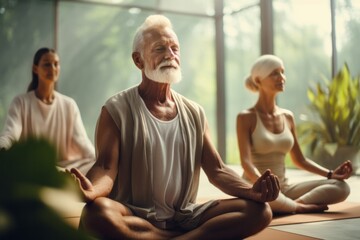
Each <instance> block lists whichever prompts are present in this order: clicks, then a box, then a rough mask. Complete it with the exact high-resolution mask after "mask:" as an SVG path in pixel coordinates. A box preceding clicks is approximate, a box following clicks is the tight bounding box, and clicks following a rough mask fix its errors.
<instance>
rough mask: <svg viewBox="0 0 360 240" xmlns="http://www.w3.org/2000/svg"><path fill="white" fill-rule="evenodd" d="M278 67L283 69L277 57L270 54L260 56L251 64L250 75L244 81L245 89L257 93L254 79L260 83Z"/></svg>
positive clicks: (257, 88)
mask: <svg viewBox="0 0 360 240" xmlns="http://www.w3.org/2000/svg"><path fill="white" fill-rule="evenodd" d="M279 67H284V64H283V61H282V60H281V59H280V58H279V57H277V56H275V55H270V54H266V55H262V56H260V57H259V58H258V59H257V60H256V61H255V63H254V64H253V66H252V68H251V73H250V75H249V76H248V77H247V78H246V79H245V85H246V87H247V88H248V89H249V90H251V91H253V92H257V91H259V87H258V85H257V83H256V81H255V79H259V80H260V81H261V80H263V79H264V78H266V77H267V76H269V75H270V74H271V73H272V71H274V70H275V69H277V68H279Z"/></svg>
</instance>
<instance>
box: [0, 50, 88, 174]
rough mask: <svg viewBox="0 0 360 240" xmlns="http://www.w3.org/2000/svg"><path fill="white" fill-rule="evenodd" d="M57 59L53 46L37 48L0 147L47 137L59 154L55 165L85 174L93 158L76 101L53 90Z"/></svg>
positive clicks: (9, 115)
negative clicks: (26, 85) (22, 91)
mask: <svg viewBox="0 0 360 240" xmlns="http://www.w3.org/2000/svg"><path fill="white" fill-rule="evenodd" d="M59 74H60V60H59V56H58V54H57V53H56V51H55V50H54V49H50V48H40V49H39V50H38V51H37V52H36V53H35V56H34V60H33V66H32V81H31V82H30V84H29V87H28V90H27V93H24V94H20V95H18V96H16V97H15V98H14V100H13V101H12V103H11V105H10V107H9V110H8V114H7V117H6V121H5V125H4V128H3V130H2V132H1V133H0V148H3V149H8V148H10V147H11V146H12V144H13V143H14V142H16V141H19V140H25V139H26V138H28V137H41V138H46V139H47V140H48V141H49V142H50V143H51V144H53V145H54V146H55V148H56V150H57V153H58V159H59V162H58V166H59V167H61V168H72V167H76V168H78V169H80V170H81V171H82V172H84V173H86V172H87V171H88V169H89V168H90V167H91V166H92V165H93V163H94V159H95V150H94V146H93V144H92V143H91V141H90V139H89V138H88V136H87V134H86V131H85V128H84V125H83V122H82V119H81V115H80V111H79V108H78V106H77V104H76V102H75V101H74V100H73V99H72V98H70V97H68V96H65V95H63V94H61V93H59V92H57V91H56V83H57V81H58V79H59Z"/></svg>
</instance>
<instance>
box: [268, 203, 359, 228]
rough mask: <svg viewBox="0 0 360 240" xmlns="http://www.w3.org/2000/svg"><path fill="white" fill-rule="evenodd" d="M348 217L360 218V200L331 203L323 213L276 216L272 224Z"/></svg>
mask: <svg viewBox="0 0 360 240" xmlns="http://www.w3.org/2000/svg"><path fill="white" fill-rule="evenodd" d="M347 218H360V202H358V203H354V202H342V203H337V204H333V205H329V210H327V211H325V212H323V213H305V214H293V215H283V216H274V218H273V220H272V221H271V223H270V226H278V225H286V224H296V223H308V222H319V221H329V220H338V219H347Z"/></svg>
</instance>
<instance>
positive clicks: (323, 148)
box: [297, 63, 360, 173]
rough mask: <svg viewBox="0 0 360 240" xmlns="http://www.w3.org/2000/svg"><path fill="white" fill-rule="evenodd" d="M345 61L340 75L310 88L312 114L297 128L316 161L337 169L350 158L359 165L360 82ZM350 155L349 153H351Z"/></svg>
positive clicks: (300, 137)
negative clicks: (352, 74)
mask: <svg viewBox="0 0 360 240" xmlns="http://www.w3.org/2000/svg"><path fill="white" fill-rule="evenodd" d="M359 79H360V78H359V76H357V77H352V76H351V74H350V70H349V68H348V66H347V64H346V63H345V64H344V66H343V67H342V69H341V70H340V71H339V72H338V73H337V75H336V76H335V77H334V78H333V79H331V80H328V79H326V78H325V77H323V78H322V81H321V82H317V83H316V84H315V87H312V86H310V87H309V88H308V91H307V93H308V99H309V101H310V104H309V110H310V111H309V113H310V114H309V115H304V116H305V117H303V121H302V122H300V124H299V125H298V128H297V131H298V135H299V139H300V142H301V143H302V144H303V145H305V146H306V147H307V149H308V150H309V154H310V157H311V158H312V160H314V161H316V162H318V163H319V164H321V165H323V166H325V167H328V168H330V169H334V168H335V167H336V166H338V165H339V164H340V163H342V162H343V161H345V160H347V159H349V160H351V161H352V163H353V166H354V173H355V172H356V169H357V168H358V167H359V155H360V154H359V150H360V88H359V87H360V85H359ZM346 154H349V155H348V156H347V155H346Z"/></svg>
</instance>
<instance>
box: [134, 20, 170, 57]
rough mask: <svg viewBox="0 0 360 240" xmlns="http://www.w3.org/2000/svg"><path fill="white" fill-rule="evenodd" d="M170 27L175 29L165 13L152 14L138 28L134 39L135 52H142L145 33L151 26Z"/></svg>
mask: <svg viewBox="0 0 360 240" xmlns="http://www.w3.org/2000/svg"><path fill="white" fill-rule="evenodd" d="M155 27H156V28H170V29H173V27H172V24H171V22H170V20H169V19H168V18H167V17H165V16H163V15H150V16H148V17H147V18H146V19H145V21H144V22H143V24H142V25H141V26H140V27H139V28H138V29H137V30H136V32H135V37H134V41H133V52H140V53H142V48H143V45H144V33H145V32H146V31H147V30H149V29H151V28H155Z"/></svg>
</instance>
